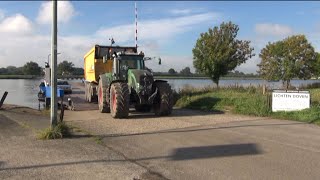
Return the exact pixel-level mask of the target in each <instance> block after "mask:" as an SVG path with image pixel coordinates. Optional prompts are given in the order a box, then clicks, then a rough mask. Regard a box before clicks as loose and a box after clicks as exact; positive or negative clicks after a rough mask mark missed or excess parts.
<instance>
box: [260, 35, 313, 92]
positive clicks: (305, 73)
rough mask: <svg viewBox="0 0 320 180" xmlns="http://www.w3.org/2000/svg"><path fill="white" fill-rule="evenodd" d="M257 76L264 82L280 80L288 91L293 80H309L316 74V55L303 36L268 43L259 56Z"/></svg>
mask: <svg viewBox="0 0 320 180" xmlns="http://www.w3.org/2000/svg"><path fill="white" fill-rule="evenodd" d="M259 56H260V58H261V63H260V64H258V66H259V71H258V72H259V74H260V75H261V77H262V78H264V79H266V80H282V82H283V86H284V88H286V89H288V88H289V86H290V81H291V79H293V78H299V79H310V78H311V76H312V75H313V74H314V73H316V70H315V68H313V65H314V64H315V62H316V60H317V54H316V52H315V51H314V48H313V47H312V45H311V44H310V43H309V42H308V40H307V39H306V37H305V36H304V35H294V36H291V37H288V38H286V39H284V40H281V41H277V42H274V43H268V45H267V46H266V47H265V48H263V49H262V50H261V52H260V54H259Z"/></svg>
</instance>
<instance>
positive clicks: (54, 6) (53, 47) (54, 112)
mask: <svg viewBox="0 0 320 180" xmlns="http://www.w3.org/2000/svg"><path fill="white" fill-rule="evenodd" d="M51 33H52V39H51V106H50V107H51V108H50V118H51V119H50V124H51V127H55V126H56V125H57V111H58V107H57V106H58V104H57V71H56V70H57V48H58V47H57V0H53V1H52V30H51Z"/></svg>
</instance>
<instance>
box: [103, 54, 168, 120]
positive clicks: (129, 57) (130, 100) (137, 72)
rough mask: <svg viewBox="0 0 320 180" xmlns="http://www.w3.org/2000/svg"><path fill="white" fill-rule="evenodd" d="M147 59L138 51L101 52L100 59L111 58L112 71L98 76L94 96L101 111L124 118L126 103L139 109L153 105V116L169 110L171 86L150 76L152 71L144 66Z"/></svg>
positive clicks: (166, 113)
mask: <svg viewBox="0 0 320 180" xmlns="http://www.w3.org/2000/svg"><path fill="white" fill-rule="evenodd" d="M110 56H111V57H110ZM147 59H148V58H145V57H144V54H143V53H142V52H141V53H132V52H130V53H128V52H124V51H122V52H113V53H112V54H111V53H108V54H107V55H106V56H103V63H108V61H112V71H110V72H108V73H105V74H102V75H100V76H99V83H98V87H97V96H98V104H99V110H100V112H101V113H109V112H110V113H111V116H112V117H113V118H127V117H128V115H129V107H130V106H134V107H135V109H136V111H139V112H150V111H151V110H152V109H153V111H154V113H155V115H157V116H166V115H170V114H171V112H172V106H173V97H172V90H171V87H170V85H169V84H168V82H167V81H163V80H154V78H153V74H152V72H151V71H150V70H148V69H147V68H146V67H145V60H147ZM109 64H111V63H110V62H109ZM159 64H161V59H160V58H159Z"/></svg>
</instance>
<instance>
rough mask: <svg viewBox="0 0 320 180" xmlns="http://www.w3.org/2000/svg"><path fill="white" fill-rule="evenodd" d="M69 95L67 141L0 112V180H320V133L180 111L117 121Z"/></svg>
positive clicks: (23, 115)
mask: <svg viewBox="0 0 320 180" xmlns="http://www.w3.org/2000/svg"><path fill="white" fill-rule="evenodd" d="M68 96H69V97H71V98H72V99H73V101H74V103H75V108H76V111H65V121H66V122H67V123H68V124H71V125H73V126H75V127H79V128H80V129H81V130H82V132H74V133H75V136H74V137H73V138H67V139H62V140H50V141H41V140H36V139H35V137H34V132H33V130H31V129H32V128H34V127H41V128H43V127H46V126H47V123H48V122H47V121H48V120H49V119H48V118H47V119H46V118H44V117H43V116H41V114H39V113H34V114H30V112H28V110H25V109H20V110H19V109H15V111H18V112H14V110H7V111H0V179H192V180H193V179H237V180H238V179H268V180H269V179H279V180H280V179H281V180H284V179H290V180H294V179H299V180H300V179H319V178H320V171H319V167H320V128H319V126H315V125H311V124H305V123H299V122H295V121H286V120H276V119H270V118H263V117H249V116H242V115H234V114H229V113H226V114H215V113H206V112H200V111H193V110H184V109H175V110H174V111H173V114H172V115H171V116H169V117H156V116H154V114H153V113H147V114H139V113H136V112H135V111H134V110H131V112H130V116H129V118H128V119H121V120H119V119H113V118H111V116H110V114H107V113H106V114H102V113H99V112H98V110H97V109H98V106H97V104H94V103H91V104H90V103H86V102H85V101H84V99H83V96H84V93H83V87H82V85H81V84H74V93H73V94H71V95H68ZM28 126H31V128H29V127H28Z"/></svg>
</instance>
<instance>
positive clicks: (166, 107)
mask: <svg viewBox="0 0 320 180" xmlns="http://www.w3.org/2000/svg"><path fill="white" fill-rule="evenodd" d="M154 86H155V87H156V88H157V89H158V93H157V95H156V97H155V99H154V103H153V110H154V113H155V115H157V116H166V115H169V114H171V112H172V106H173V95H172V90H171V87H170V85H169V84H168V83H167V82H156V83H155V84H154Z"/></svg>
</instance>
